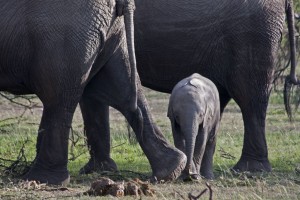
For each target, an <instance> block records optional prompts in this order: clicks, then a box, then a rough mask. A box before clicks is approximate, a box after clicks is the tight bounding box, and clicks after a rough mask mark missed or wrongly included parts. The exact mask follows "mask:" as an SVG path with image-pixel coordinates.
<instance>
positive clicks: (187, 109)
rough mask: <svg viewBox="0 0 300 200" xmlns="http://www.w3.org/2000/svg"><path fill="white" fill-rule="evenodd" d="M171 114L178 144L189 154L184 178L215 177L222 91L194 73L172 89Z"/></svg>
mask: <svg viewBox="0 0 300 200" xmlns="http://www.w3.org/2000/svg"><path fill="white" fill-rule="evenodd" d="M168 117H169V119H170V121H171V125H172V133H173V138H174V144H175V146H176V147H177V148H178V149H180V150H181V151H183V152H184V153H185V155H186V156H187V163H186V166H185V169H184V171H183V173H182V178H183V179H188V178H189V177H191V178H195V179H198V178H200V176H199V174H201V175H202V176H203V177H205V178H207V179H213V177H214V175H213V155H214V151H215V146H216V132H217V129H218V127H219V122H220V101H219V93H218V89H217V88H216V86H215V84H214V83H213V82H211V81H210V80H209V79H207V78H205V77H203V76H201V75H199V74H196V73H195V74H193V75H191V76H189V77H187V78H185V79H183V80H181V81H180V82H179V83H177V84H176V85H175V87H174V89H173V90H172V93H171V96H170V101H169V108H168Z"/></svg>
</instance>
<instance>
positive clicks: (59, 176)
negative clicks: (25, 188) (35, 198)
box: [22, 166, 70, 186]
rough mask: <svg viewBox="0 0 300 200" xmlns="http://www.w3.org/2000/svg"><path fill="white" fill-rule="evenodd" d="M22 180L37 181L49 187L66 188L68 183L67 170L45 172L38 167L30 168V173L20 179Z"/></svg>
mask: <svg viewBox="0 0 300 200" xmlns="http://www.w3.org/2000/svg"><path fill="white" fill-rule="evenodd" d="M22 179H23V180H28V181H38V182H40V183H47V184H50V185H63V186H66V185H67V184H68V183H69V182H70V175H69V172H68V170H60V171H54V170H45V169H41V168H38V167H34V166H33V167H32V168H31V169H30V171H29V172H28V173H27V174H25V175H24V176H23V177H22Z"/></svg>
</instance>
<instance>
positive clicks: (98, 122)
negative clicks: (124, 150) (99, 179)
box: [79, 86, 117, 174]
mask: <svg viewBox="0 0 300 200" xmlns="http://www.w3.org/2000/svg"><path fill="white" fill-rule="evenodd" d="M87 87H89V86H87ZM89 94H91V93H89V92H88V89H87V93H86V92H84V93H83V96H82V98H81V101H80V109H81V113H82V117H83V120H84V133H85V135H86V137H87V144H88V148H89V152H90V155H91V157H90V159H89V161H88V163H87V164H86V165H85V166H84V167H82V168H81V169H80V171H79V173H80V174H89V173H92V172H95V171H117V165H116V163H115V162H114V160H113V159H111V157H110V128H109V106H107V105H105V104H103V103H102V102H101V101H99V100H98V99H97V98H94V97H93V95H89Z"/></svg>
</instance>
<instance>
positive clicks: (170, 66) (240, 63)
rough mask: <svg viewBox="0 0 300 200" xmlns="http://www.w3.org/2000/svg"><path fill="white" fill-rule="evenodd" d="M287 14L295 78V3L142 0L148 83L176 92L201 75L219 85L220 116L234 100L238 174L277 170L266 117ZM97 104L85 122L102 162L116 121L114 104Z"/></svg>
mask: <svg viewBox="0 0 300 200" xmlns="http://www.w3.org/2000/svg"><path fill="white" fill-rule="evenodd" d="M285 16H286V17H287V22H288V28H289V40H290V44H291V58H292V61H291V64H292V71H291V73H292V74H291V77H295V73H294V70H293V69H295V36H294V21H293V16H294V13H293V6H292V1H290V0H251V1H244V0H213V1H212V0H200V1H199V0H190V1H186V0H183V1H182V0H173V1H165V0H140V1H136V12H135V46H136V56H137V68H138V72H139V75H140V79H141V82H142V85H144V86H146V87H149V88H151V89H154V90H157V91H160V92H167V93H170V92H171V90H172V88H173V87H174V86H175V84H176V83H177V82H178V81H180V80H182V79H183V78H184V77H187V76H189V75H190V74H192V73H199V74H201V75H203V76H205V77H207V78H209V79H210V80H212V81H213V82H214V84H215V85H216V86H217V88H218V91H219V95H220V108H221V115H222V112H223V111H224V108H225V107H226V105H227V103H228V102H229V100H230V99H234V100H235V102H236V103H237V104H238V105H239V107H240V108H241V112H242V115H243V121H244V144H243V150H242V154H241V158H240V160H239V161H238V162H237V164H236V165H235V166H234V167H233V169H234V170H236V171H271V165H270V163H269V160H268V148H267V142H266V137H265V120H266V110H267V106H268V99H269V95H270V92H271V86H272V81H273V73H274V66H275V63H276V58H277V51H278V47H279V44H280V41H281V34H282V30H283V25H284V22H285ZM187 66H188V67H187ZM294 79H295V78H294ZM294 82H295V81H294ZM139 101H141V99H139V98H138V102H139ZM97 105H98V106H97V107H98V109H97V111H96V109H95V107H94V106H89V105H88V104H85V105H84V103H82V104H81V106H84V107H85V110H86V112H88V113H90V116H93V119H94V120H93V121H92V122H91V121H87V120H85V128H86V130H87V131H88V132H87V136H88V138H92V139H93V141H97V142H90V143H89V144H90V145H91V149H94V150H95V151H94V152H93V154H92V157H91V159H92V160H96V162H97V163H98V164H101V162H102V161H103V159H102V158H103V157H105V156H106V157H107V158H106V160H107V159H108V157H109V148H108V146H109V145H108V144H109V140H107V139H105V138H107V136H108V135H109V131H108V127H109V126H108V119H109V117H108V112H107V110H108V108H107V106H106V105H102V106H101V105H100V104H97ZM142 112H143V111H142ZM96 118H98V119H96ZM100 121H101V122H102V123H100ZM100 124H101V125H100ZM100 141H101V142H100ZM99 158H101V159H99ZM100 160H102V161H101V162H100ZM89 169H91V170H93V167H91V168H89Z"/></svg>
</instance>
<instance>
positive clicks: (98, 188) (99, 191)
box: [84, 177, 155, 197]
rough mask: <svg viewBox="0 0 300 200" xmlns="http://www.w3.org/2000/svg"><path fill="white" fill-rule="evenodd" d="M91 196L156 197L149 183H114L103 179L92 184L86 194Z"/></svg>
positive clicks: (138, 181) (132, 181) (136, 181)
mask: <svg viewBox="0 0 300 200" xmlns="http://www.w3.org/2000/svg"><path fill="white" fill-rule="evenodd" d="M84 194H85V195H90V196H106V195H112V196H116V197H123V196H126V195H133V196H140V195H146V196H152V197H153V196H154V194H155V191H154V189H152V188H150V184H149V183H148V182H143V181H141V180H139V179H137V178H136V179H133V180H131V181H128V182H124V181H123V182H114V181H113V180H111V179H109V178H106V177H101V178H99V179H98V180H96V181H94V182H93V183H92V184H91V188H90V189H89V190H88V191H87V192H85V193H84Z"/></svg>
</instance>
